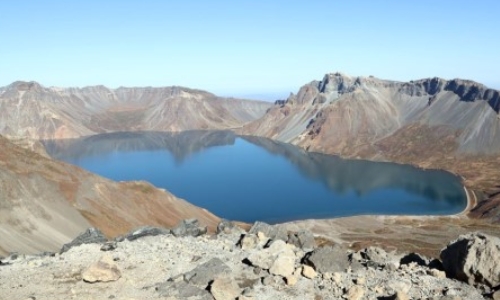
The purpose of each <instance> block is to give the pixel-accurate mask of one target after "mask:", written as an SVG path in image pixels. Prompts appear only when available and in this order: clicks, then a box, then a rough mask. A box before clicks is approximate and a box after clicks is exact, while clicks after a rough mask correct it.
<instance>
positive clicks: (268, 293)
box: [0, 222, 500, 300]
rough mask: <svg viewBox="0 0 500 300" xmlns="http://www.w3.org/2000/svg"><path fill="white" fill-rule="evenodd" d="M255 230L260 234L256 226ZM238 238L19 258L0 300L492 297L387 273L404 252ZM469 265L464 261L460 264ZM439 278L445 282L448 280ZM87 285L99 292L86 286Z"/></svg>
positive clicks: (423, 277)
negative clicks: (308, 247) (336, 264)
mask: <svg viewBox="0 0 500 300" xmlns="http://www.w3.org/2000/svg"><path fill="white" fill-rule="evenodd" d="M188 223H190V222H188ZM256 225H257V227H260V228H268V227H267V226H265V225H264V224H262V223H260V224H256ZM290 233H291V234H298V232H290ZM244 235H245V236H248V237H253V236H255V237H257V238H258V240H259V243H255V244H253V246H251V247H250V246H249V247H247V248H245V249H244V248H242V247H241V245H240V244H238V242H237V241H235V240H234V239H233V237H232V234H231V233H219V234H218V235H214V236H210V235H201V236H198V237H193V236H191V235H187V236H183V237H175V236H174V235H173V234H171V233H167V234H160V235H145V236H142V237H141V239H134V240H128V239H123V240H121V241H119V242H116V243H117V244H118V247H117V248H116V249H114V250H111V251H110V252H107V253H106V254H104V255H103V252H102V251H101V250H100V248H101V247H102V243H89V244H81V245H79V246H74V247H72V248H70V249H69V250H68V251H66V252H64V253H61V254H56V255H55V256H26V255H21V256H19V257H17V258H16V259H12V260H9V262H8V263H7V264H6V263H2V264H1V265H0V271H1V272H2V280H1V281H0V290H1V291H2V296H3V297H5V298H6V299H14V298H21V299H24V298H30V297H32V298H33V297H34V298H36V299H45V298H54V297H55V298H61V299H64V298H71V297H74V298H82V297H87V298H92V299H113V298H116V299H127V298H134V299H152V298H158V297H162V298H167V299H207V300H208V299H224V300H225V299H264V300H265V299H297V300H298V299H484V298H485V297H486V298H491V297H493V298H494V297H496V296H494V295H495V291H494V290H493V289H491V285H487V286H484V287H480V286H478V285H476V283H474V285H469V284H467V283H465V282H462V281H457V280H454V279H452V278H447V277H446V276H444V272H442V271H440V270H438V269H436V268H434V267H432V266H430V264H427V265H426V264H421V265H420V264H418V263H417V262H408V263H405V264H403V263H402V264H395V262H398V261H400V260H401V258H402V257H407V256H409V255H408V254H405V253H399V254H396V253H394V252H387V251H384V250H382V249H380V248H376V247H368V248H366V249H362V250H360V251H357V252H353V251H352V250H349V249H345V248H341V247H329V246H326V247H325V246H321V247H316V246H315V247H314V249H313V250H312V252H309V253H307V252H305V251H304V249H302V248H299V247H296V246H295V245H293V244H290V243H287V242H285V241H283V240H281V239H273V240H271V239H270V238H269V237H266V236H265V234H264V233H263V232H260V231H258V232H257V233H246V232H245V233H244ZM477 238H479V239H480V240H481V241H480V244H481V245H483V246H484V245H492V244H495V243H496V241H494V240H492V238H491V237H489V236H485V235H482V234H476V235H474V237H473V236H472V235H471V236H468V237H461V238H460V239H459V241H460V240H464V239H467V240H468V241H474V240H476V239H477ZM477 242H478V241H475V242H473V243H472V244H471V245H474V246H472V247H477V249H478V250H484V251H486V252H490V249H489V248H484V247H483V246H481V247H478V246H477V245H476V243H477ZM454 244H456V242H452V243H451V244H450V245H451V247H454V246H453V245H454ZM450 245H449V246H448V247H447V248H450ZM247 246H248V245H247ZM491 254H492V255H495V254H494V253H491ZM415 255H416V254H415ZM446 256H447V255H445V256H444V257H445V258H446ZM470 258H472V257H471V256H467V258H466V259H465V260H466V261H468V260H469V259H470ZM490 258H491V260H489V264H490V269H491V270H492V272H490V273H489V274H490V275H491V274H493V273H494V272H495V271H494V270H497V269H496V268H497V267H498V266H499V265H500V261H499V260H498V256H496V257H495V256H491V257H490ZM332 259H333V260H340V261H342V267H340V268H337V267H332V266H331V260H332ZM429 261H432V259H429ZM2 262H3V260H2ZM307 262H309V263H307ZM311 262H312V263H311ZM354 265H356V267H353V266H354ZM445 265H446V264H445ZM481 268H482V267H481ZM481 274H484V275H487V276H486V277H485V278H489V277H488V276H489V275H488V274H487V273H485V272H483V271H482V273H481ZM448 275H449V276H451V273H449V274H448ZM455 275H457V274H455ZM497 275H498V273H497ZM488 280H490V279H488ZM93 282H100V283H99V284H96V285H89V283H93ZM476 286H477V287H478V288H476Z"/></svg>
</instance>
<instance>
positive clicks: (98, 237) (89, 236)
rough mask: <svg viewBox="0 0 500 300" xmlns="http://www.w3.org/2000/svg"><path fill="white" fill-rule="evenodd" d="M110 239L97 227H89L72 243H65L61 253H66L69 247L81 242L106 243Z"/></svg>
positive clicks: (78, 244)
mask: <svg viewBox="0 0 500 300" xmlns="http://www.w3.org/2000/svg"><path fill="white" fill-rule="evenodd" d="M107 241H108V239H107V238H106V237H105V236H104V234H102V232H101V231H100V230H99V229H97V228H89V229H87V230H85V232H83V233H82V234H80V235H79V236H77V237H76V238H75V239H74V240H72V241H71V242H70V243H67V244H64V245H63V246H62V249H61V251H60V253H64V252H66V251H68V250H69V249H71V248H73V247H75V246H80V245H81V244H92V243H97V244H98V243H104V242H107Z"/></svg>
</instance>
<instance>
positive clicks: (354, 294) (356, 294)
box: [344, 285, 365, 300]
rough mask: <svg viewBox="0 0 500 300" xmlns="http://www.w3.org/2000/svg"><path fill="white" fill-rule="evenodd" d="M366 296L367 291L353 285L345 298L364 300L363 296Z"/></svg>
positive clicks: (348, 299)
mask: <svg viewBox="0 0 500 300" xmlns="http://www.w3.org/2000/svg"><path fill="white" fill-rule="evenodd" d="M364 295H365V290H364V289H363V288H362V287H360V286H358V285H353V286H352V287H350V288H349V289H348V290H347V293H346V294H345V295H344V298H346V299H347V300H360V299H363V296H364Z"/></svg>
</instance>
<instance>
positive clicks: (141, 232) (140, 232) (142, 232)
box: [123, 226, 171, 241]
mask: <svg viewBox="0 0 500 300" xmlns="http://www.w3.org/2000/svg"><path fill="white" fill-rule="evenodd" d="M170 233H171V232H170V230H169V229H167V228H162V227H153V226H143V227H139V228H136V229H134V230H132V231H130V232H129V233H127V234H125V235H124V236H123V239H124V240H125V239H126V240H128V241H134V240H137V239H139V238H142V237H145V236H156V235H166V234H170Z"/></svg>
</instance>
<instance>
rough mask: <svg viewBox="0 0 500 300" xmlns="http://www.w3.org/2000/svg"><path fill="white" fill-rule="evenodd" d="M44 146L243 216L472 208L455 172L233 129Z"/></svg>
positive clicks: (90, 166)
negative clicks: (325, 150)
mask: <svg viewBox="0 0 500 300" xmlns="http://www.w3.org/2000/svg"><path fill="white" fill-rule="evenodd" d="M43 143H44V145H45V147H46V149H47V152H48V153H49V155H51V156H52V157H53V158H55V159H58V160H62V161H65V162H68V163H71V164H74V165H77V166H80V167H82V168H84V169H86V170H88V171H90V172H93V173H96V174H99V175H101V176H104V177H107V178H110V179H113V180H116V181H128V180H144V181H148V182H150V183H152V184H153V185H155V186H156V187H159V188H163V189H166V190H168V191H170V192H171V193H173V194H174V195H176V196H177V197H180V198H183V199H186V200H187V201H189V202H191V203H193V204H195V205H198V206H200V207H203V208H206V209H208V210H209V211H211V212H212V213H214V214H216V215H218V216H219V217H222V218H226V219H231V220H239V221H244V222H254V221H257V220H259V221H264V222H268V223H278V222H285V221H292V220H300V219H310V218H332V217H341V216H353V215H363V214H371V215H448V214H455V213H458V212H460V211H462V210H463V209H464V208H465V207H466V205H467V198H466V194H465V191H464V188H463V186H462V184H461V182H460V179H459V178H458V177H456V176H454V175H452V174H451V173H448V172H444V171H437V170H422V169H418V168H415V167H413V166H410V165H400V164H394V163H382V162H371V161H364V160H347V159H342V158H340V157H337V156H331V155H325V154H319V153H311V152H306V151H305V150H303V149H301V148H298V147H295V146H293V145H290V144H285V143H281V142H277V141H273V140H269V139H265V138H258V137H249V136H237V135H235V134H234V133H233V132H231V131H186V132H181V133H162V132H125V133H110V134H102V135H96V136H91V137H86V138H81V139H68V140H50V141H44V142H43Z"/></svg>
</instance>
